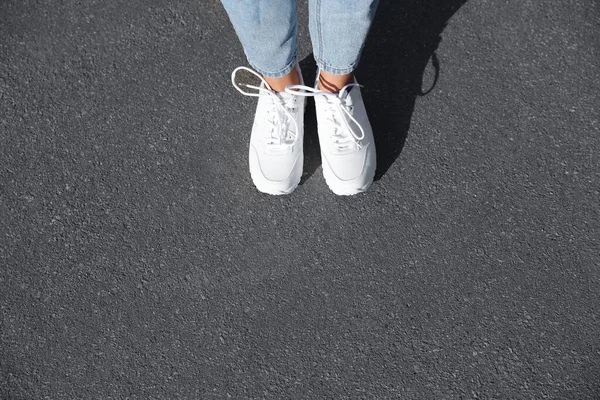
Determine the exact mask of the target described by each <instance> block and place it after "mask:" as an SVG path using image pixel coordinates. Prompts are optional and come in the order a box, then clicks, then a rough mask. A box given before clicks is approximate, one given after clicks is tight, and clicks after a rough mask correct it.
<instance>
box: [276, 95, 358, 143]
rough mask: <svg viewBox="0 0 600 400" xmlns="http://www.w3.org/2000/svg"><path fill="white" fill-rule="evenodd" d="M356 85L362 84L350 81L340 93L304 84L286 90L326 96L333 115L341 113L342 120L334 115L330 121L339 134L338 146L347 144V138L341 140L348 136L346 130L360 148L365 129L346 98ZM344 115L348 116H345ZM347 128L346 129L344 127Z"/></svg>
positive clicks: (335, 134) (336, 134)
mask: <svg viewBox="0 0 600 400" xmlns="http://www.w3.org/2000/svg"><path fill="white" fill-rule="evenodd" d="M354 86H361V85H359V84H358V83H349V84H347V85H346V86H344V87H343V88H342V90H340V91H339V93H330V92H326V91H324V90H319V89H315V88H312V87H309V86H304V85H291V86H288V87H286V88H285V91H286V92H287V93H290V94H293V95H296V96H305V97H315V96H324V97H325V99H326V100H327V103H328V104H329V106H330V111H333V113H332V115H333V116H335V115H339V119H340V121H341V123H340V122H338V121H336V120H335V117H333V116H332V119H329V121H330V122H331V123H332V124H333V126H334V134H333V136H337V137H339V138H336V139H335V141H334V143H335V144H336V145H337V146H338V148H343V147H345V146H346V143H347V141H346V140H340V138H341V139H345V138H346V137H348V136H344V135H343V132H344V131H346V132H348V133H350V136H349V139H350V140H351V141H352V142H354V143H355V144H356V145H357V146H358V148H359V149H360V148H361V147H362V145H361V140H363V139H364V137H365V130H364V129H363V127H362V126H361V125H360V124H359V123H358V121H357V120H356V118H354V116H353V115H352V112H351V110H350V107H349V106H348V105H347V104H346V98H347V97H348V96H349V93H348V90H349V89H350V88H352V87H354ZM344 115H346V116H347V118H346V117H344ZM348 118H349V119H350V121H352V122H354V124H355V125H356V126H358V129H359V130H360V135H359V134H357V133H356V131H355V129H352V126H350V122H349V121H348ZM342 128H345V129H342Z"/></svg>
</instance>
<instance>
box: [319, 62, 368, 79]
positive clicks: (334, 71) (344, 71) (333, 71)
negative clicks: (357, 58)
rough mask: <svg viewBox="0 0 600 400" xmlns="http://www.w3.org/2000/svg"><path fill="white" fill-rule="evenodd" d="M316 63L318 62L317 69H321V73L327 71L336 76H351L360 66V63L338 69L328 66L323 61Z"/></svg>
mask: <svg viewBox="0 0 600 400" xmlns="http://www.w3.org/2000/svg"><path fill="white" fill-rule="evenodd" d="M316 61H317V67H319V69H320V70H321V71H325V72H327V73H329V74H334V75H345V74H349V73H351V72H353V71H354V70H355V69H356V66H357V64H358V63H354V64H352V65H350V66H349V67H344V68H338V67H332V66H331V65H330V64H328V63H326V62H324V61H321V60H316Z"/></svg>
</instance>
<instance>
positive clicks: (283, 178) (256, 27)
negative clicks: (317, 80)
mask: <svg viewBox="0 0 600 400" xmlns="http://www.w3.org/2000/svg"><path fill="white" fill-rule="evenodd" d="M221 1H222V3H223V6H224V7H225V10H226V11H227V13H228V14H229V18H230V19H231V22H232V24H233V27H234V29H235V31H236V33H237V35H238V37H239V39H240V41H241V43H242V47H243V48H244V52H245V53H246V57H247V58H248V62H249V63H250V65H251V66H252V67H253V68H254V69H255V70H256V71H257V72H254V71H252V70H248V69H247V68H245V67H239V68H236V69H235V70H234V71H233V73H232V78H231V80H232V83H233V85H234V87H235V88H236V89H237V90H239V91H240V92H241V93H242V94H244V95H248V96H256V97H258V104H257V107H256V113H255V116H254V123H253V125H252V131H251V134H250V146H249V157H248V160H249V167H250V176H251V177H252V181H253V182H254V185H255V186H256V188H257V189H258V190H259V191H261V192H264V193H269V194H288V193H291V192H292V191H293V190H294V189H295V188H296V186H298V184H299V183H300V179H301V177H302V166H303V159H304V157H303V147H302V141H303V137H304V104H305V101H304V99H303V98H299V97H297V96H293V95H290V94H288V93H285V92H283V90H284V89H285V86H287V85H293V84H296V83H301V82H302V77H301V72H300V68H299V66H298V65H297V54H296V32H297V27H296V24H297V23H296V0H221ZM244 69H246V70H248V71H247V72H251V73H253V74H255V75H256V76H257V77H258V78H259V79H260V81H261V83H260V85H259V86H251V85H246V84H240V83H238V82H237V80H236V76H237V72H239V71H241V70H244ZM261 75H262V77H261ZM245 88H247V89H251V91H248V90H246V89H245ZM282 92H283V93H282Z"/></svg>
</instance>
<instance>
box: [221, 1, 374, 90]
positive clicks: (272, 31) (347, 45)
mask: <svg viewBox="0 0 600 400" xmlns="http://www.w3.org/2000/svg"><path fill="white" fill-rule="evenodd" d="M221 2H222V3H223V6H224V7H225V10H226V11H227V14H228V15H229V19H230V20H231V23H232V24H233V27H234V29H235V31H236V33H237V35H238V37H239V38H240V41H241V43H242V46H243V47H244V52H245V53H246V58H248V62H249V63H250V65H251V66H252V67H253V68H254V69H255V70H256V71H257V72H259V73H260V74H262V75H264V76H267V77H270V78H279V77H282V76H285V75H287V74H289V73H290V72H291V71H292V69H293V68H294V66H295V65H296V63H297V62H298V54H297V48H296V36H297V35H296V33H297V18H296V16H297V6H296V0H221ZM378 2H379V0H309V30H310V37H311V40H312V46H313V54H314V57H315V60H316V61H317V65H318V66H319V68H320V69H321V70H323V71H325V72H329V73H331V74H336V75H342V74H347V73H350V72H352V71H354V70H355V69H356V66H357V65H358V60H359V58H360V53H361V51H362V48H363V46H364V43H365V39H366V37H367V33H368V32H369V28H370V26H371V22H372V21H373V17H374V15H375V9H376V8H377V3H378Z"/></svg>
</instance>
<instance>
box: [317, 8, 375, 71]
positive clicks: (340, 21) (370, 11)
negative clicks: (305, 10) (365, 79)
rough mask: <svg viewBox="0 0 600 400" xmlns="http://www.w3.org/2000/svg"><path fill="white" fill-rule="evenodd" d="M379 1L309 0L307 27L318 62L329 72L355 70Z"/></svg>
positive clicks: (321, 67)
mask: <svg viewBox="0 0 600 400" xmlns="http://www.w3.org/2000/svg"><path fill="white" fill-rule="evenodd" d="M378 3H379V0H350V1H348V0H310V2H309V29H310V37H311V40H312V44H313V53H314V57H315V60H316V61H317V65H318V66H319V68H320V69H321V70H323V71H325V72H329V73H331V74H336V75H343V74H348V73H350V72H352V71H354V70H355V69H356V66H357V65H358V61H359V59H360V54H361V52H362V49H363V46H364V44H365V40H366V38H367V34H368V33H369V28H370V27H371V23H372V22H373V18H374V17H375V10H376V9H377V4H378Z"/></svg>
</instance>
